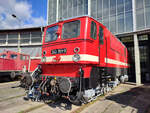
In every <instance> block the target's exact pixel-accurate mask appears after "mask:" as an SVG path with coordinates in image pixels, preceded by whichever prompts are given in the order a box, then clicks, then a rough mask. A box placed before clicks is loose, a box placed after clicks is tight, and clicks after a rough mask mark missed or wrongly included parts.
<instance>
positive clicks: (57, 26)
mask: <svg viewBox="0 0 150 113" xmlns="http://www.w3.org/2000/svg"><path fill="white" fill-rule="evenodd" d="M52 27H58V28H57V31H58V29H59V25H54V26H51V27H48V28H47V29H46V35H45V39H44V43H49V42H53V41H56V40H57V39H58V34H57V31H56V33H55V34H56V35H57V38H56V40H51V41H46V36H47V30H48V29H49V28H52Z"/></svg>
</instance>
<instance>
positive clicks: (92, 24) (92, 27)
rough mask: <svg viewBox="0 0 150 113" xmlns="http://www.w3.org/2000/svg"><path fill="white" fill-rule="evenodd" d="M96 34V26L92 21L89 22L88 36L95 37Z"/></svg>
mask: <svg viewBox="0 0 150 113" xmlns="http://www.w3.org/2000/svg"><path fill="white" fill-rule="evenodd" d="M96 34H97V27H96V23H95V22H94V21H92V22H91V33H90V36H91V38H93V39H96V37H97V36H96Z"/></svg>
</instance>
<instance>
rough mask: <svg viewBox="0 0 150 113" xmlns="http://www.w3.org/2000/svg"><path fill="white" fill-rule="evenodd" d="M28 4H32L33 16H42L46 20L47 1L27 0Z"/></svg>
mask: <svg viewBox="0 0 150 113" xmlns="http://www.w3.org/2000/svg"><path fill="white" fill-rule="evenodd" d="M27 1H28V3H29V4H32V9H33V11H34V12H33V16H34V17H40V16H42V17H43V18H44V19H45V20H46V19H47V0H27Z"/></svg>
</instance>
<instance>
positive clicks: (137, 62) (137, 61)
mask: <svg viewBox="0 0 150 113" xmlns="http://www.w3.org/2000/svg"><path fill="white" fill-rule="evenodd" d="M132 8H133V31H134V32H135V31H136V1H135V0H132ZM134 56H135V74H136V84H137V85H140V84H141V68H140V52H139V42H138V38H137V34H136V33H135V34H134Z"/></svg>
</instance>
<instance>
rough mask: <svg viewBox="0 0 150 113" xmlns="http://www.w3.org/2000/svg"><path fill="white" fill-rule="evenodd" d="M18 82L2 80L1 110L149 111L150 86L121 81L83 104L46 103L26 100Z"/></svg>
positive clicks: (64, 112)
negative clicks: (113, 87) (116, 85)
mask: <svg viewBox="0 0 150 113" xmlns="http://www.w3.org/2000/svg"><path fill="white" fill-rule="evenodd" d="M18 85H19V82H10V83H0V113H44V112H45V113H46V112H49V113H150V85H142V86H138V87H137V86H136V85H133V84H121V85H119V86H118V87H116V88H115V89H114V90H113V91H112V92H109V93H108V94H107V95H105V96H103V97H99V98H98V99H97V100H96V101H94V102H91V103H89V104H85V105H82V106H75V105H72V104H71V103H70V102H68V101H67V100H64V99H62V100H59V101H57V102H52V103H48V104H45V103H43V102H32V101H25V100H23V96H24V95H25V92H24V89H22V88H19V87H18Z"/></svg>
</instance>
